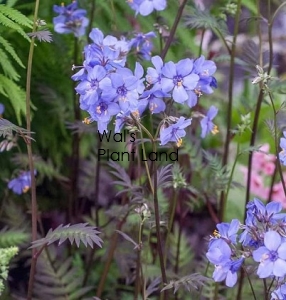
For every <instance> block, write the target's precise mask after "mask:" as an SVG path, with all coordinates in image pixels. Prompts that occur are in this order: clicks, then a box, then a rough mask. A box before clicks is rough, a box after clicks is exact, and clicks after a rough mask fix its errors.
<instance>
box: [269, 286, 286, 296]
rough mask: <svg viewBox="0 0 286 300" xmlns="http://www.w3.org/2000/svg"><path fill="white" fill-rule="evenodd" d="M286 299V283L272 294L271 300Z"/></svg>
mask: <svg viewBox="0 0 286 300" xmlns="http://www.w3.org/2000/svg"><path fill="white" fill-rule="evenodd" d="M285 299H286V283H284V284H282V285H281V286H279V287H278V288H277V289H276V290H274V291H273V292H272V293H271V300H285Z"/></svg>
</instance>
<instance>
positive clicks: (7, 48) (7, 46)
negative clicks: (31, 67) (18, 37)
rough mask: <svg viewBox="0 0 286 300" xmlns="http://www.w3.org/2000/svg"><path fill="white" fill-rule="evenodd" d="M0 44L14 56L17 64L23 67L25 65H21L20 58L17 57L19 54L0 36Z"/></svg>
mask: <svg viewBox="0 0 286 300" xmlns="http://www.w3.org/2000/svg"><path fill="white" fill-rule="evenodd" d="M0 44H2V46H3V47H4V49H5V50H6V51H7V52H8V53H9V54H10V55H11V56H12V57H13V58H14V60H15V61H16V62H17V63H18V65H19V66H21V67H22V68H25V66H24V65H23V63H22V61H21V59H20V58H19V56H18V55H17V53H16V52H15V50H14V48H13V47H12V46H11V44H10V43H9V42H8V41H7V40H6V39H4V38H3V37H2V36H0Z"/></svg>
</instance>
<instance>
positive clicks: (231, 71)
mask: <svg viewBox="0 0 286 300" xmlns="http://www.w3.org/2000/svg"><path fill="white" fill-rule="evenodd" d="M240 9H241V0H238V1H237V10H236V14H235V23H234V32H233V42H232V47H231V57H230V67H229V86H228V108H227V129H226V138H225V144H224V145H225V147H224V153H223V159H222V163H223V165H227V162H228V154H229V145H230V141H231V131H230V130H231V127H232V124H231V123H232V122H231V121H232V102H233V84H234V67H235V65H234V60H235V55H236V38H237V34H238V29H239V17H240ZM225 202H226V198H225V194H224V192H222V193H221V197H220V208H221V209H220V220H223V218H224V209H222V208H224V207H225Z"/></svg>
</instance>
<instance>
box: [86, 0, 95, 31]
mask: <svg viewBox="0 0 286 300" xmlns="http://www.w3.org/2000/svg"><path fill="white" fill-rule="evenodd" d="M95 2H96V0H92V1H91V8H90V15H89V25H88V31H87V32H88V34H89V33H90V32H91V29H92V26H93V20H94V12H95Z"/></svg>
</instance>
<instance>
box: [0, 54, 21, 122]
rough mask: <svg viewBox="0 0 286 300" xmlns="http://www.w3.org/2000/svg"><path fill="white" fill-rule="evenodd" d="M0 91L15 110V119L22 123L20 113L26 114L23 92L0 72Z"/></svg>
mask: <svg viewBox="0 0 286 300" xmlns="http://www.w3.org/2000/svg"><path fill="white" fill-rule="evenodd" d="M0 55H1V54H0ZM0 93H1V94H3V95H4V96H6V97H7V98H8V99H9V100H10V102H11V104H12V106H13V108H14V110H15V113H16V117H17V121H18V123H19V124H22V121H21V114H22V115H23V116H25V115H26V94H25V92H24V91H23V90H22V89H21V88H20V87H19V86H18V85H17V84H16V83H15V82H13V81H12V80H11V79H9V78H7V77H5V76H4V75H1V74H0Z"/></svg>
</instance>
